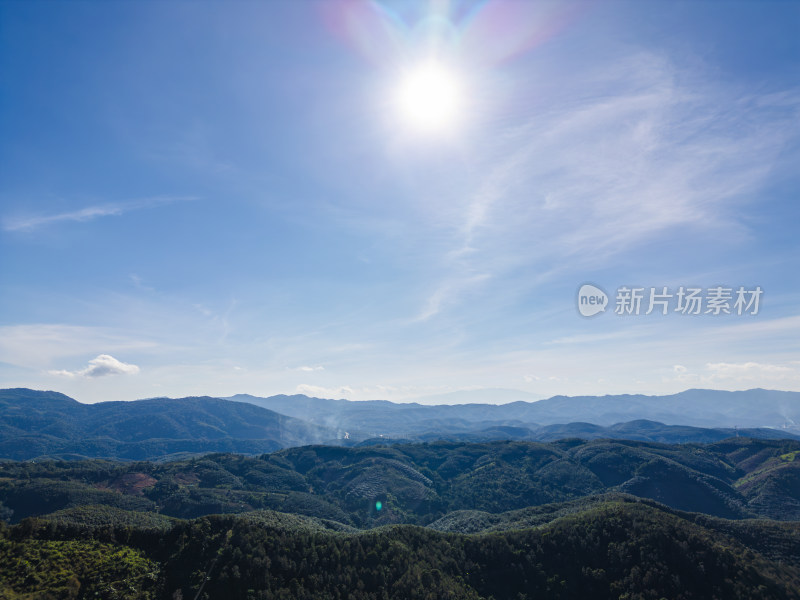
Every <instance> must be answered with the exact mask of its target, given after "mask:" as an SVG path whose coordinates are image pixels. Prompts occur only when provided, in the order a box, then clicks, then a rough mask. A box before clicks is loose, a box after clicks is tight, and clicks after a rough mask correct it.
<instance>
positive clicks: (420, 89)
mask: <svg viewBox="0 0 800 600" xmlns="http://www.w3.org/2000/svg"><path fill="white" fill-rule="evenodd" d="M461 103H462V91H461V89H460V86H459V82H458V79H457V78H456V76H455V74H454V73H453V72H452V71H451V70H449V69H447V68H446V67H445V66H443V65H441V64H439V63H436V62H428V63H424V64H422V65H420V66H418V67H416V68H415V69H413V70H410V71H408V72H407V73H406V74H405V76H404V78H403V80H402V81H401V83H400V86H399V89H398V93H397V104H398V108H399V110H400V113H401V114H402V116H403V119H404V121H405V123H406V124H407V125H408V126H410V127H413V128H414V129H416V130H418V131H421V132H441V131H445V130H448V129H451V128H452V126H453V125H454V124H455V123H456V122H457V121H458V119H459V116H460V115H459V113H460V109H461Z"/></svg>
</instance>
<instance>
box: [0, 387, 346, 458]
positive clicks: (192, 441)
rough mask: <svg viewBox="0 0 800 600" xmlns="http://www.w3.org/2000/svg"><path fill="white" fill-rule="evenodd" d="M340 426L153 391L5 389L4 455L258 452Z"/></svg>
mask: <svg viewBox="0 0 800 600" xmlns="http://www.w3.org/2000/svg"><path fill="white" fill-rule="evenodd" d="M337 437H341V435H340V434H338V433H337V432H336V431H333V430H331V429H329V428H326V427H322V426H319V425H314V424H312V423H308V422H306V421H302V420H300V419H295V418H292V417H288V416H285V415H281V414H278V413H276V412H274V411H271V410H268V409H265V408H262V407H259V406H254V405H252V404H245V403H241V402H231V401H227V400H220V399H219V398H209V397H197V398H178V399H172V398H153V399H149V400H136V401H134V402H100V403H97V404H81V403H80V402H77V401H75V400H73V399H72V398H69V397H68V396H65V395H63V394H59V393H58V392H39V391H35V390H28V389H6V390H0V457H3V458H12V459H17V460H26V459H31V458H36V457H40V456H54V457H64V458H72V457H113V458H122V459H129V460H130V459H133V460H141V459H152V458H163V457H164V456H168V455H171V454H180V453H199V452H242V453H248V454H257V453H262V452H270V451H272V450H277V449H278V448H285V447H287V446H297V445H303V444H310V443H324V442H335V441H336V439H337Z"/></svg>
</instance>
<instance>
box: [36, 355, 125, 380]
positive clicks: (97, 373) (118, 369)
mask: <svg viewBox="0 0 800 600" xmlns="http://www.w3.org/2000/svg"><path fill="white" fill-rule="evenodd" d="M138 372H139V367H137V366H136V365H132V364H129V363H124V362H122V361H119V360H117V359H116V358H114V357H113V356H111V355H110V354H100V355H98V356H97V358H93V359H92V360H90V361H89V364H88V365H87V366H86V368H85V369H80V370H79V371H67V370H64V369H61V370H58V371H49V373H50V374H51V375H60V376H63V377H105V376H106V375H135V374H136V373H138Z"/></svg>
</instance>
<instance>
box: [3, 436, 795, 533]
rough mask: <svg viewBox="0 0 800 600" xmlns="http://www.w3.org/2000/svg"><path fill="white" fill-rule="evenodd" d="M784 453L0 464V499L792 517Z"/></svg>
mask: <svg viewBox="0 0 800 600" xmlns="http://www.w3.org/2000/svg"><path fill="white" fill-rule="evenodd" d="M797 455H800V442H796V441H788V440H784V441H768V440H753V439H746V438H739V439H732V440H727V441H724V442H719V443H715V444H709V445H700V444H689V445H681V446H676V445H663V444H652V443H645V442H632V441H622V440H596V441H581V440H563V441H560V442H554V443H548V444H540V443H532V442H491V443H481V444H466V443H448V442H437V443H434V444H409V445H393V446H369V447H358V448H344V447H333V446H306V447H301V448H289V449H284V450H280V451H277V452H274V453H272V454H268V455H263V456H261V457H258V458H248V457H245V456H240V455H239V456H237V455H227V454H220V455H209V456H205V457H202V458H193V459H190V460H181V461H174V462H166V463H149V462H139V463H117V462H109V461H72V462H47V461H44V462H37V463H16V462H5V463H0V503H2V506H4V507H5V509H4V510H5V511H9V510H10V511H12V512H11V513H10V518H11V520H12V521H18V520H20V519H23V518H25V517H31V516H39V515H44V514H49V513H53V512H55V511H60V510H65V509H70V508H74V507H77V506H86V505H100V506H109V507H112V508H118V509H123V510H132V511H146V512H147V511H149V512H158V513H159V514H161V515H165V516H172V517H179V518H195V517H199V516H202V515H207V514H212V513H244V512H248V511H253V510H261V509H271V510H278V511H281V512H290V513H295V514H301V515H306V516H310V517H318V518H323V519H328V520H332V521H337V522H339V523H341V524H343V525H346V526H356V527H373V526H379V525H389V524H396V523H413V524H420V525H427V524H430V523H433V522H434V521H436V520H438V519H441V518H443V517H445V516H450V517H452V513H453V512H454V511H482V512H486V513H493V514H499V513H503V512H507V511H513V510H518V509H525V508H528V507H531V506H542V505H546V504H552V503H560V502H567V501H573V500H580V499H582V498H586V497H589V496H595V495H598V494H606V493H611V492H614V493H617V492H623V493H626V494H630V495H635V496H638V497H644V498H651V499H653V500H656V501H658V502H660V503H663V504H665V505H667V506H670V507H672V508H675V509H679V510H685V511H692V512H699V513H705V514H708V515H712V516H717V517H723V518H729V519H746V518H754V517H766V518H771V519H778V520H800V461H797V460H795V457H796V456H797ZM377 502H380V508H376V506H377V505H376V503H377ZM2 506H0V508H2Z"/></svg>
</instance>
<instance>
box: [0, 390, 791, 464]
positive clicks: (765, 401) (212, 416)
mask: <svg viewBox="0 0 800 600" xmlns="http://www.w3.org/2000/svg"><path fill="white" fill-rule="evenodd" d="M798 421H800V393H798V392H777V391H769V390H749V391H746V392H717V391H710V390H689V391H686V392H683V393H681V394H675V395H672V396H604V397H576V398H567V397H554V398H550V399H548V400H541V401H538V402H512V403H508V404H502V405H494V404H464V405H437V406H426V405H420V404H395V403H392V402H388V401H381V400H376V401H366V402H351V401H348V400H327V399H321V398H310V397H308V396H302V395H297V396H282V395H281V396H272V397H269V398H258V397H255V396H248V395H237V396H233V397H231V398H229V399H220V398H210V397H195V398H179V399H170V398H152V399H147V400H138V401H134V402H101V403H97V404H81V403H80V402H77V401H76V400H73V399H72V398H69V397H68V396H65V395H63V394H60V393H58V392H41V391H34V390H28V389H8V390H0V458H10V459H16V460H27V459H32V458H42V457H51V458H65V459H78V458H96V457H100V458H116V459H123V460H142V459H145V460H154V459H158V460H165V459H169V458H175V457H180V456H182V455H185V454H202V453H206V452H238V453H244V454H258V453H262V452H271V451H274V450H277V449H280V448H287V447H293V446H303V445H308V444H331V445H344V446H354V445H358V444H375V443H383V442H387V441H389V440H394V441H404V442H426V441H427V442H430V441H437V440H448V441H462V442H483V441H492V440H526V441H552V440H557V439H563V438H573V437H578V438H582V439H589V440H591V439H599V438H615V439H630V440H640V441H650V442H662V443H685V442H703V443H709V442H715V441H719V440H722V439H725V438H729V437H735V436H746V437H756V438H773V439H774V438H797V439H800V429H798V428H797V426H796V425H795V423H796V422H798Z"/></svg>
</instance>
